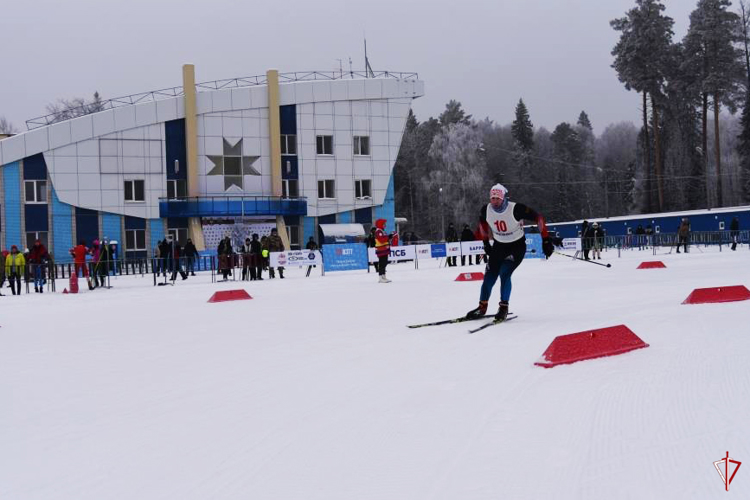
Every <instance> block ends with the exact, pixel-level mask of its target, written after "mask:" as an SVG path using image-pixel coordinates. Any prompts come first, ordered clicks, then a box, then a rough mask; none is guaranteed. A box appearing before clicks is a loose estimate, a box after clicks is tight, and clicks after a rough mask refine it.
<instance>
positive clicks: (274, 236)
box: [268, 228, 285, 279]
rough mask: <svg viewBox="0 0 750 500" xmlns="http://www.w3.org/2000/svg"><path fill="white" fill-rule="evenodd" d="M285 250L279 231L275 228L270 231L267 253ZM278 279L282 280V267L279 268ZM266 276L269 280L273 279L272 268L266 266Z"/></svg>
mask: <svg viewBox="0 0 750 500" xmlns="http://www.w3.org/2000/svg"><path fill="white" fill-rule="evenodd" d="M284 250H285V248H284V242H283V241H281V236H279V231H278V230H277V229H276V228H273V229H271V236H269V237H268V251H269V252H283V251H284ZM277 269H278V271H279V278H281V279H284V266H279V267H278V268H277ZM268 275H269V276H271V278H275V277H276V276H274V272H273V267H271V266H270V264H269V266H268Z"/></svg>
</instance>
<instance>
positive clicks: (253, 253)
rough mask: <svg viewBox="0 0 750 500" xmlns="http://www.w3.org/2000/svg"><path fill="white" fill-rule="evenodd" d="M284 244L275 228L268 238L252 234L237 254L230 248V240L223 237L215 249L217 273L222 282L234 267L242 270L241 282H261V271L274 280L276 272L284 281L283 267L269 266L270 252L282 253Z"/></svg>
mask: <svg viewBox="0 0 750 500" xmlns="http://www.w3.org/2000/svg"><path fill="white" fill-rule="evenodd" d="M284 250H285V248H284V242H283V240H282V239H281V236H279V232H278V230H277V229H276V228H274V229H272V230H271V234H270V235H269V236H262V237H259V236H258V234H257V233H254V234H253V235H252V236H251V237H250V238H245V243H244V245H242V246H241V247H240V248H239V249H238V252H235V251H234V249H233V248H232V240H231V238H230V237H229V236H225V237H224V238H223V239H222V240H221V241H220V242H219V245H218V247H217V249H216V255H217V256H218V259H219V267H218V269H219V273H221V277H222V280H224V281H226V280H228V279H229V275H230V274H231V273H232V269H233V268H234V267H241V268H242V280H244V281H256V280H263V271H268V278H269V279H274V278H276V271H278V273H279V278H280V279H284V267H283V266H279V267H277V268H274V267H273V266H271V265H270V254H271V252H283V251H284Z"/></svg>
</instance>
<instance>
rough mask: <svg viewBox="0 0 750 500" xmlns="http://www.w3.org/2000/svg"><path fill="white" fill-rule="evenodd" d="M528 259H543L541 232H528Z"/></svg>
mask: <svg viewBox="0 0 750 500" xmlns="http://www.w3.org/2000/svg"><path fill="white" fill-rule="evenodd" d="M524 258H526V259H543V258H544V252H542V235H541V234H527V235H526V256H525V257H524Z"/></svg>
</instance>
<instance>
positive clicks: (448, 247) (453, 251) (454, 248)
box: [445, 241, 461, 257]
mask: <svg viewBox="0 0 750 500" xmlns="http://www.w3.org/2000/svg"><path fill="white" fill-rule="evenodd" d="M445 251H446V254H447V256H448V257H454V256H459V255H461V242H460V241H456V242H453V243H446V244H445Z"/></svg>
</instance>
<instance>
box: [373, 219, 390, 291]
mask: <svg viewBox="0 0 750 500" xmlns="http://www.w3.org/2000/svg"><path fill="white" fill-rule="evenodd" d="M385 223H386V220H385V219H378V220H377V221H375V227H376V230H375V245H376V246H375V255H377V257H378V279H379V282H380V283H390V282H391V280H389V279H388V277H387V276H386V275H385V268H386V266H387V265H388V256H389V255H390V253H391V237H390V236H389V235H387V234H386V233H385Z"/></svg>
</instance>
